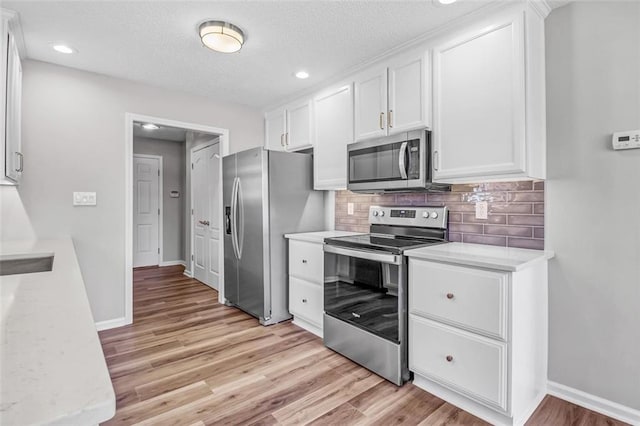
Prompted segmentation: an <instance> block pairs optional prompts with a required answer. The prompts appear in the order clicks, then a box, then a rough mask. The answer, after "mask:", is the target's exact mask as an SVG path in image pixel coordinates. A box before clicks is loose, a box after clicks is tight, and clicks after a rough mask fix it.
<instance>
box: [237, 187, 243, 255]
mask: <svg viewBox="0 0 640 426" xmlns="http://www.w3.org/2000/svg"><path fill="white" fill-rule="evenodd" d="M236 203H237V205H238V206H237V207H236V208H237V209H239V211H240V214H239V219H238V225H239V230H238V229H236V245H237V246H238V260H240V259H241V258H242V247H243V246H244V202H243V194H242V181H241V180H240V178H238V189H237V190H236Z"/></svg>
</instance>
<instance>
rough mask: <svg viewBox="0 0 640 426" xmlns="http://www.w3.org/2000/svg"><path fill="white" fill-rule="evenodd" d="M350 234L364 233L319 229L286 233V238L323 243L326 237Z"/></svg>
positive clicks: (360, 233)
mask: <svg viewBox="0 0 640 426" xmlns="http://www.w3.org/2000/svg"><path fill="white" fill-rule="evenodd" d="M349 235H362V232H349V231H319V232H301V233H298V234H285V236H284V237H285V238H289V239H290V240H299V241H308V242H310V243H318V244H322V243H323V242H324V239H325V238H334V237H347V236H349Z"/></svg>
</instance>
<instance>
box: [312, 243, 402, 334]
mask: <svg viewBox="0 0 640 426" xmlns="http://www.w3.org/2000/svg"><path fill="white" fill-rule="evenodd" d="M399 271H400V266H399V265H393V264H387V263H382V262H379V261H373V260H368V259H361V258H357V257H351V256H345V255H338V254H333V253H331V254H329V253H325V283H324V310H325V313H326V314H327V315H330V316H332V317H334V318H337V319H339V320H342V321H346V322H348V323H350V324H352V325H354V326H357V327H359V328H361V329H364V330H366V331H368V332H370V333H373V334H375V335H377V336H379V337H381V338H383V339H386V340H390V341H392V342H394V343H399V341H400V339H399V320H400V316H399V313H400V312H401V309H399V306H400V303H399V294H398V280H399V277H400V273H399ZM400 296H401V295H400Z"/></svg>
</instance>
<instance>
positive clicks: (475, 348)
mask: <svg viewBox="0 0 640 426" xmlns="http://www.w3.org/2000/svg"><path fill="white" fill-rule="evenodd" d="M409 341H411V342H414V344H412V345H410V347H409V358H410V359H411V361H412V362H411V369H412V370H413V371H414V372H415V373H419V374H421V375H424V376H425V377H430V378H433V379H434V380H437V381H439V382H441V383H443V384H446V385H448V386H451V387H452V388H455V389H457V390H458V391H460V392H462V393H465V394H467V395H469V396H470V397H472V398H475V399H477V400H480V401H483V402H485V403H486V404H488V405H491V406H493V407H495V408H497V409H499V410H503V411H506V410H507V408H508V407H507V382H506V379H507V344H506V343H502V342H497V341H493V340H491V339H487V338H485V337H482V336H479V335H477V334H472V333H467V332H464V331H462V330H459V329H456V328H453V327H447V326H446V325H443V324H440V323H437V322H435V321H430V320H427V319H424V318H422V317H419V316H417V315H411V316H410V317H409ZM433 342H437V344H433Z"/></svg>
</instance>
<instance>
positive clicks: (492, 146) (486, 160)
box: [433, 15, 525, 180]
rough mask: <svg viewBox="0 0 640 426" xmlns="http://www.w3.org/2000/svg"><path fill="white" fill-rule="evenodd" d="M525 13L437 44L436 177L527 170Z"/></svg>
mask: <svg viewBox="0 0 640 426" xmlns="http://www.w3.org/2000/svg"><path fill="white" fill-rule="evenodd" d="M524 66H525V63H524V16H523V15H516V16H511V17H507V18H506V19H503V20H502V21H501V22H496V25H492V26H491V27H489V28H485V29H483V30H482V31H476V32H471V33H469V34H468V35H466V36H465V37H462V38H458V39H456V40H452V41H450V42H447V43H444V44H442V45H440V46H438V47H436V48H435V49H434V83H433V84H434V88H433V91H434V126H433V138H434V148H433V149H434V152H433V156H434V168H435V172H434V178H435V179H439V180H442V179H444V180H446V179H447V178H463V177H473V176H479V177H491V176H496V175H507V176H508V175H510V174H519V173H522V172H524V171H525V81H524Z"/></svg>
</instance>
